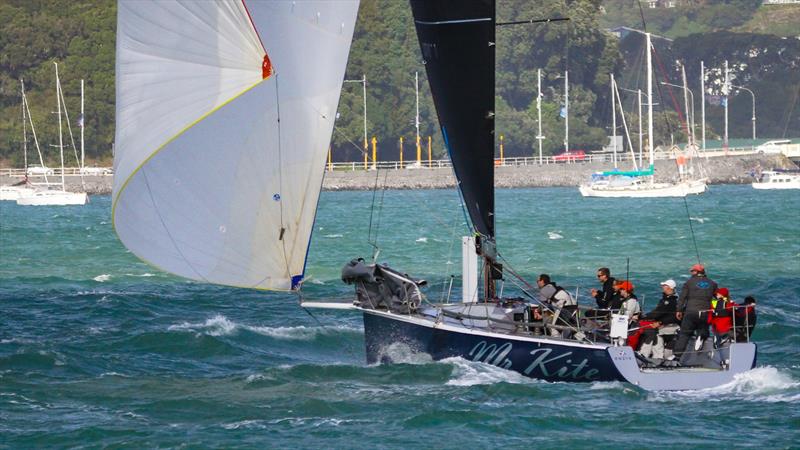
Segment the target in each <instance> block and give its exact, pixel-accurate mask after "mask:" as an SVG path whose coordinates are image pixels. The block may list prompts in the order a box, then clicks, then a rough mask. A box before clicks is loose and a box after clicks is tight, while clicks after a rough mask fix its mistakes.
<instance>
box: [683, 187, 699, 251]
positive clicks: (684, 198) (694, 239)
mask: <svg viewBox="0 0 800 450" xmlns="http://www.w3.org/2000/svg"><path fill="white" fill-rule="evenodd" d="M683 205H684V206H685V207H686V219H687V220H688V221H689V231H690V232H691V233H692V242H694V253H695V255H696V256H697V263H698V264H700V250H698V248H697V239H696V238H695V236H694V227H693V226H692V216H691V215H689V202H688V201H686V197H683Z"/></svg>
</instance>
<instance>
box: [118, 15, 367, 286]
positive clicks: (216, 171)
mask: <svg viewBox="0 0 800 450" xmlns="http://www.w3.org/2000/svg"><path fill="white" fill-rule="evenodd" d="M245 5H246V6H245ZM357 11H358V1H357V0H345V1H331V0H319V1H274V2H266V1H264V2H261V1H253V2H246V3H245V2H242V1H240V0H232V1H217V2H198V1H186V2H166V1H155V2H149V1H147V2H145V1H137V0H121V1H119V5H118V17H117V63H116V73H117V75H116V76H117V112H116V114H117V116H116V118H117V128H116V154H115V157H114V169H115V174H116V175H115V179H114V194H113V199H114V205H113V220H114V227H115V229H116V231H117V234H118V235H119V237H120V239H121V240H122V242H123V243H124V244H125V246H126V247H128V248H129V249H130V250H131V251H132V252H133V253H135V254H136V255H137V256H139V257H140V258H141V259H143V260H145V261H147V262H149V263H151V264H153V265H155V266H157V267H159V268H161V269H163V270H166V271H168V272H172V273H174V274H177V275H180V276H183V277H187V278H191V279H195V280H202V281H207V282H212V283H218V284H225V285H231V286H241V287H250V288H257V289H278V290H283V289H290V288H291V287H292V285H293V279H294V282H297V281H298V279H299V278H300V277H301V276H302V274H303V272H304V265H305V258H306V253H307V251H308V244H309V238H310V235H311V231H312V226H313V222H314V215H315V212H316V207H317V201H318V199H319V190H320V187H321V184H322V176H323V169H324V162H325V156H326V153H327V148H328V145H329V143H330V137H331V133H332V130H333V121H334V115H335V114H336V107H337V104H338V101H339V93H340V90H341V83H342V80H343V78H344V71H345V66H346V62H347V55H348V52H349V49H350V42H351V40H352V34H353V28H354V25H355V20H356V13H357ZM262 42H263V47H262ZM265 50H266V54H267V55H268V56H269V59H270V60H271V63H272V67H273V73H272V75H271V76H269V77H268V78H266V79H264V80H262V61H263V58H264V52H265Z"/></svg>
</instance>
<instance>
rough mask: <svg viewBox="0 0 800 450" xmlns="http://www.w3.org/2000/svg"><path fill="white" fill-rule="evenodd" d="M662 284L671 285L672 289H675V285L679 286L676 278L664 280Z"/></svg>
mask: <svg viewBox="0 0 800 450" xmlns="http://www.w3.org/2000/svg"><path fill="white" fill-rule="evenodd" d="M661 285H662V286H669V287H670V288H672V289H675V286H677V285H676V284H675V280H673V279H669V280H667V281H662V282H661Z"/></svg>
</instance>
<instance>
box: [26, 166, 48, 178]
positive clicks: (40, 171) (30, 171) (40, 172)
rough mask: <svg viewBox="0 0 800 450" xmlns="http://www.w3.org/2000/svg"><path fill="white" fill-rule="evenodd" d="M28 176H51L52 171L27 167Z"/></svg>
mask: <svg viewBox="0 0 800 450" xmlns="http://www.w3.org/2000/svg"><path fill="white" fill-rule="evenodd" d="M27 173H28V176H36V175H53V174H54V173H55V172H53V169H51V168H49V167H42V166H28V171H27Z"/></svg>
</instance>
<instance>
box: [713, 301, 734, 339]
mask: <svg viewBox="0 0 800 450" xmlns="http://www.w3.org/2000/svg"><path fill="white" fill-rule="evenodd" d="M734 306H736V303H734V302H732V301H730V299H727V298H725V299H723V300H722V301H720V300H719V299H717V298H713V299H711V310H712V312H711V314H709V315H708V322H709V323H710V324H711V329H712V330H714V332H715V333H717V334H723V333H727V332H728V331H730V330H731V328H733V311H734V308H733V307H734ZM726 310H727V311H726ZM722 314H725V315H722Z"/></svg>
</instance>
